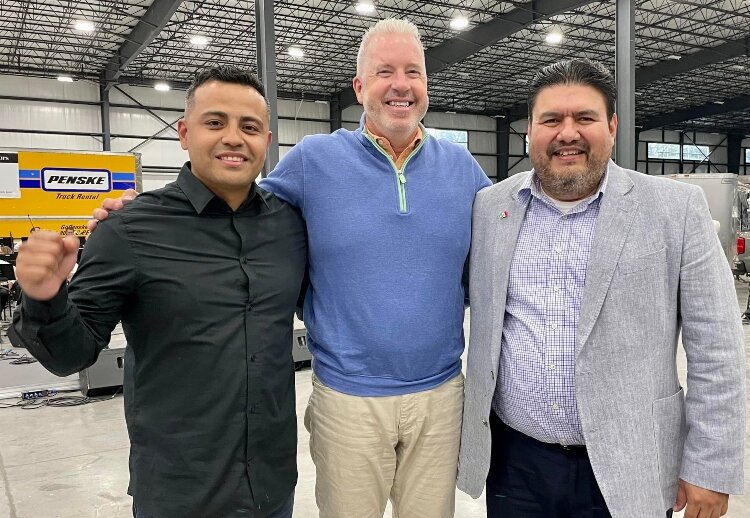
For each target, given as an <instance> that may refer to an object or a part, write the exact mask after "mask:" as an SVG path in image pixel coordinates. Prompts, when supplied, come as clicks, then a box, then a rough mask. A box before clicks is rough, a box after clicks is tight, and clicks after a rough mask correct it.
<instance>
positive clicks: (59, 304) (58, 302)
mask: <svg viewBox="0 0 750 518" xmlns="http://www.w3.org/2000/svg"><path fill="white" fill-rule="evenodd" d="M21 305H22V307H23V311H24V313H25V314H26V315H27V316H28V317H29V318H30V319H32V320H34V321H36V322H38V323H40V324H46V323H48V322H52V321H54V320H56V319H59V318H61V317H62V316H63V315H64V314H65V311H66V309H67V306H68V283H67V282H64V283H63V285H62V286H61V287H60V291H58V292H57V295H55V296H54V297H52V298H51V299H49V300H35V299H32V298H30V297H27V296H26V295H24V296H23V299H22V301H21Z"/></svg>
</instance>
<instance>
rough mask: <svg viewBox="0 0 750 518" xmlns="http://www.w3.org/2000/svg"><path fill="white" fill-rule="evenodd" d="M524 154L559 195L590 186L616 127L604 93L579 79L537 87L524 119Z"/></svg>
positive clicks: (565, 197) (571, 195)
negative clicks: (526, 140) (526, 145)
mask: <svg viewBox="0 0 750 518" xmlns="http://www.w3.org/2000/svg"><path fill="white" fill-rule="evenodd" d="M528 132H529V155H530V158H531V163H532V165H533V166H534V172H535V173H536V175H537V176H538V177H539V180H540V182H541V184H542V187H543V188H544V191H545V192H546V193H547V194H549V195H550V196H552V197H553V198H556V199H558V200H562V201H574V200H580V199H583V198H585V197H587V196H589V195H591V194H592V193H593V192H594V191H596V189H597V187H598V185H599V182H600V180H601V177H602V175H603V174H604V171H605V170H606V167H607V162H608V161H609V158H610V156H611V155H612V146H613V145H614V141H615V134H616V133H617V115H616V114H613V115H612V119H611V120H607V108H606V104H605V100H604V95H602V93H601V92H599V91H598V90H597V89H595V88H593V87H591V86H587V85H582V84H558V85H554V86H549V87H546V88H543V89H542V90H540V91H539V94H538V95H537V97H536V99H535V101H534V107H533V112H532V114H531V119H529V130H528Z"/></svg>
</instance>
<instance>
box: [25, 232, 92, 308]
mask: <svg viewBox="0 0 750 518" xmlns="http://www.w3.org/2000/svg"><path fill="white" fill-rule="evenodd" d="M79 244H80V243H79V240H78V237H77V236H66V237H63V236H61V235H60V234H57V233H56V232H49V231H46V230H39V231H37V232H32V234H31V235H30V236H29V239H28V240H27V241H26V242H24V243H22V244H21V247H20V248H19V250H18V257H17V258H16V278H17V280H18V282H19V284H20V285H21V287H22V288H23V291H24V295H26V296H28V297H30V298H32V299H35V300H49V299H51V298H52V297H54V296H55V295H57V292H59V291H60V287H61V286H62V284H63V282H65V281H66V280H67V277H68V274H69V273H70V272H71V270H73V266H75V264H76V260H77V259H78V246H79Z"/></svg>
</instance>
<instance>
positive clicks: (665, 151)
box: [648, 142, 680, 160]
mask: <svg viewBox="0 0 750 518" xmlns="http://www.w3.org/2000/svg"><path fill="white" fill-rule="evenodd" d="M648 157H649V158H660V159H662V160H679V159H680V145H679V144H665V143H663V142H649V143H648Z"/></svg>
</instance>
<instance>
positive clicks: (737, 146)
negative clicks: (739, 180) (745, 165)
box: [727, 133, 744, 174]
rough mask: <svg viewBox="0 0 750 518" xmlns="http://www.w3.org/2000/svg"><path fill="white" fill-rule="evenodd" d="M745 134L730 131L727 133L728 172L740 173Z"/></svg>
mask: <svg viewBox="0 0 750 518" xmlns="http://www.w3.org/2000/svg"><path fill="white" fill-rule="evenodd" d="M743 136H744V135H742V134H737V133H730V134H729V135H727V172H728V173H735V174H739V173H740V162H742V137H743Z"/></svg>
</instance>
